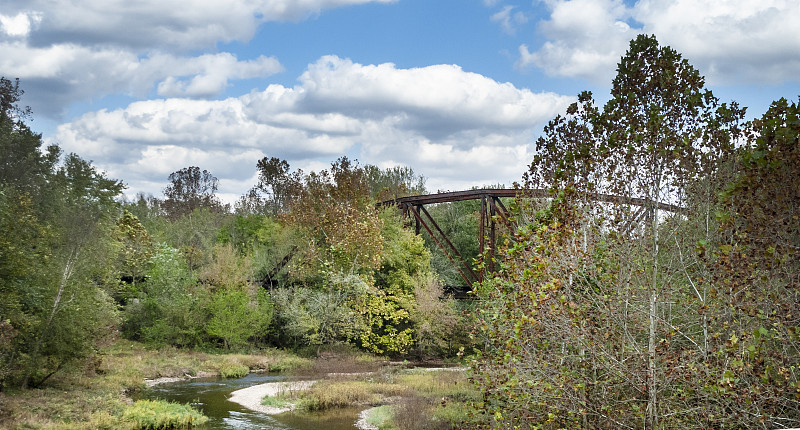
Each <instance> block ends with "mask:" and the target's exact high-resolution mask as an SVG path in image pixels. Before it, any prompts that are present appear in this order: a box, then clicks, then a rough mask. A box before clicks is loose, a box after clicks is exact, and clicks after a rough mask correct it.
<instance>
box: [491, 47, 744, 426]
mask: <svg viewBox="0 0 800 430" xmlns="http://www.w3.org/2000/svg"><path fill="white" fill-rule="evenodd" d="M611 96H612V98H611V100H610V101H609V102H608V103H607V104H606V105H605V106H604V108H603V109H598V108H597V107H595V105H594V102H593V100H592V97H591V94H589V93H582V94H581V95H580V96H579V98H578V102H577V103H575V104H573V105H572V106H570V107H569V108H568V109H567V113H566V116H558V117H557V118H555V119H554V120H553V121H551V122H550V123H549V124H548V126H547V127H546V128H545V134H544V135H543V136H542V137H541V138H540V139H539V140H538V141H537V155H536V156H535V158H534V160H533V163H532V164H531V168H530V171H529V172H528V173H527V174H526V176H525V180H526V185H527V186H528V187H530V188H549V189H550V190H551V196H552V197H551V199H550V201H549V205H548V207H546V208H545V209H544V210H540V211H538V212H531V211H535V209H536V207H535V206H531V205H526V204H525V202H524V201H523V202H520V207H521V208H522V209H523V210H525V211H528V213H527V214H525V213H523V214H521V215H520V218H531V219H533V220H534V222H533V223H531V224H530V225H529V226H526V227H524V228H521V229H520V230H519V231H518V232H517V238H516V239H517V240H516V242H515V243H513V244H510V245H509V248H508V249H507V251H506V253H505V258H504V261H503V267H502V271H501V273H500V275H499V276H498V277H497V278H496V279H494V280H492V281H490V282H487V283H485V284H484V285H483V286H482V292H483V294H484V296H485V298H486V304H487V306H486V310H485V313H484V314H483V318H482V322H481V327H482V328H483V330H484V336H485V337H484V340H485V341H486V342H487V348H486V351H485V353H486V356H485V358H484V360H483V361H482V363H483V364H482V365H481V366H479V367H478V370H479V371H480V374H481V377H480V378H479V380H480V381H481V383H482V384H483V385H484V387H485V388H486V389H487V393H488V397H487V402H486V403H485V407H486V408H487V409H488V410H489V411H491V412H492V413H493V416H494V417H495V419H496V425H497V426H506V425H523V423H525V424H524V425H533V423H538V424H541V425H545V424H546V425H547V426H551V425H552V426H553V427H556V426H582V427H593V426H595V427H596V426H600V427H605V426H621V425H627V426H644V427H646V428H658V427H680V426H683V425H685V424H686V423H687V422H691V421H692V420H694V419H699V415H701V414H697V415H692V414H694V413H696V409H692V406H688V405H691V404H692V402H691V401H687V400H686V399H687V396H689V397H690V398H691V396H692V395H694V394H695V392H692V394H691V395H690V394H687V391H684V390H686V389H687V388H688V387H686V386H681V384H680V383H678V382H677V380H676V378H678V377H677V376H676V375H677V373H676V368H678V369H680V367H679V366H677V363H687V362H690V363H700V362H701V361H700V360H702V359H703V357H705V354H707V352H708V350H707V345H709V342H708V341H709V340H710V338H709V336H710V334H709V331H708V330H709V324H710V322H709V320H708V318H706V317H704V316H703V315H702V314H703V312H704V309H707V307H708V306H709V302H708V299H709V298H710V295H708V294H704V293H703V292H702V291H700V288H702V287H698V283H697V282H696V279H697V278H696V277H694V276H696V275H697V273H696V272H695V273H690V272H693V271H694V270H695V267H694V266H691V265H690V264H688V260H687V258H684V256H686V255H692V254H693V253H694V247H695V243H696V242H694V241H692V239H691V236H688V235H689V234H690V232H689V230H687V229H686V227H687V226H688V224H686V223H684V220H685V219H686V217H689V218H690V219H693V220H695V219H701V217H702V219H708V214H709V210H710V209H709V208H710V206H709V205H708V204H705V205H698V204H697V201H698V200H697V199H701V198H705V200H704V201H706V202H708V196H709V195H713V191H710V190H709V189H706V190H705V191H704V195H701V193H699V192H698V190H699V188H697V187H695V184H697V183H698V182H699V181H700V180H707V179H708V178H709V177H712V176H714V175H718V174H719V172H720V169H721V168H722V167H723V166H724V165H725V162H726V159H727V158H728V157H729V156H730V154H731V153H732V149H733V143H734V142H735V139H737V138H738V136H739V135H740V131H741V129H740V122H741V118H742V116H743V113H744V112H743V110H741V109H739V108H738V106H736V105H735V104H732V105H730V106H728V105H725V104H720V103H719V101H718V99H716V98H715V97H714V96H713V94H711V92H710V91H708V90H706V89H704V80H703V78H702V77H701V76H700V75H699V73H698V72H697V71H696V70H695V69H694V68H693V67H692V66H691V65H689V63H688V62H687V61H686V60H683V59H682V58H681V57H680V55H679V54H677V53H676V52H675V51H674V50H672V49H670V48H668V47H661V46H659V45H658V43H657V41H656V40H655V38H654V37H649V36H640V37H638V38H637V39H635V40H633V41H632V42H631V45H630V49H629V51H628V52H627V53H626V55H625V56H624V57H623V58H622V60H621V62H620V63H619V67H618V74H617V77H616V78H615V79H614V81H613V85H612V93H611ZM601 193H608V194H613V195H616V196H618V197H617V199H616V201H615V202H614V203H613V204H612V202H611V201H610V200H608V199H606V202H605V203H602V202H598V201H597V199H598V198H600V197H602V194H601ZM632 199H640V200H638V202H639V203H640V204H641V206H635V205H631V203H632V202H633V200H632ZM663 202H668V203H672V204H676V205H681V206H683V207H684V208H687V210H681V211H677V212H679V214H676V209H675V207H674V206H672V207H670V206H665V205H663V204H661V203H663ZM666 209H668V210H666ZM702 209H704V210H705V213H701V210H702ZM665 210H666V211H665ZM695 240H696V239H695ZM706 292H708V291H706ZM676 304H677V305H678V306H681V308H680V309H681V310H682V311H684V312H680V311H677V312H676V308H675V307H673V305H676ZM693 315H694V317H693ZM511 342H513V343H511ZM521 363H528V365H525V366H523V365H521ZM678 373H679V372H678ZM690 373H691V372H690ZM684 376H686V377H687V378H688V377H689V376H687V375H684ZM698 376H699V375H698V374H693V375H692V376H691V377H694V378H697V377H698ZM705 382H706V383H708V382H709V381H708V380H707V379H706V380H705ZM709 385H711V384H709ZM512 393H513V394H512ZM699 397H702V396H699ZM545 399H551V400H545ZM687 403H688V405H687ZM522 404H527V405H535V407H533V408H529V409H525V410H524V411H523V410H521V409H520V408H519V407H517V405H522ZM511 411H516V412H514V413H512V412H511ZM495 412H496V414H495ZM667 417H669V418H667ZM709 426H713V424H710V423H709Z"/></svg>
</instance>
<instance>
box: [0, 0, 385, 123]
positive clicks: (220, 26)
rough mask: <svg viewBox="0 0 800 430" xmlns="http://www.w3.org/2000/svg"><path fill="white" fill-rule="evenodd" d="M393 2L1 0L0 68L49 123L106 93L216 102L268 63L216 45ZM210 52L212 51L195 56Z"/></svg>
mask: <svg viewBox="0 0 800 430" xmlns="http://www.w3.org/2000/svg"><path fill="white" fill-rule="evenodd" d="M394 1H396V0H302V1H298V0H256V1H253V0H230V1H216V2H190V4H187V3H186V2H185V1H184V0H137V1H130V0H85V1H81V2H80V7H78V6H77V5H76V4H74V2H52V1H49V0H5V1H4V3H3V10H2V13H1V14H0V52H3V55H2V56H0V70H2V71H3V74H4V75H8V76H13V77H19V78H21V79H23V81H24V82H25V86H26V88H28V89H33V88H35V89H36V91H29V92H28V96H29V97H27V98H26V103H28V104H30V105H31V107H32V108H33V109H34V111H35V112H36V113H37V115H43V116H45V117H48V118H58V117H59V116H60V115H61V114H62V113H63V112H64V111H65V109H66V108H67V107H68V106H69V105H70V104H71V103H73V102H76V101H91V100H96V99H97V98H101V97H103V96H106V95H109V94H124V95H130V96H134V97H143V96H145V95H147V94H150V93H151V92H152V91H153V90H155V92H156V93H157V94H158V95H159V96H162V97H191V98H203V97H207V98H210V97H217V96H219V95H220V94H222V93H223V92H224V91H225V89H226V88H227V87H228V86H229V84H230V82H231V81H232V80H238V79H251V78H264V77H267V76H270V75H272V74H274V73H277V72H279V71H281V70H283V69H282V67H281V65H280V63H279V62H278V60H277V59H275V58H272V57H264V56H261V57H258V58H253V59H238V58H236V56H234V55H232V54H230V53H226V52H221V53H218V52H214V51H215V50H216V47H217V44H218V43H225V42H233V41H239V42H246V41H248V40H250V39H251V38H252V37H253V35H254V34H255V32H256V30H257V29H258V26H259V25H261V24H262V23H264V22H268V21H287V20H288V21H297V20H301V19H305V18H308V17H309V16H312V15H315V14H318V13H320V11H322V10H325V9H329V8H335V7H342V6H349V5H357V4H364V3H392V2H394ZM205 51H211V52H214V53H205V54H204V53H203V52H205Z"/></svg>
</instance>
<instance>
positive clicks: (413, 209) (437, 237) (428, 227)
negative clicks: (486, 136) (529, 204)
mask: <svg viewBox="0 0 800 430" xmlns="http://www.w3.org/2000/svg"><path fill="white" fill-rule="evenodd" d="M518 195H522V196H524V197H528V198H547V197H550V196H551V194H550V192H549V191H548V190H544V189H486V188H484V189H474V190H467V191H454V192H446V193H437V194H427V195H418V196H406V197H398V198H395V199H392V200H387V201H384V202H381V203H378V206H385V205H395V206H397V207H398V208H399V209H400V210H402V211H403V215H404V217H405V218H406V219H409V220H411V221H412V223H413V224H414V226H415V230H416V233H417V234H420V233H421V231H422V229H424V230H425V231H426V232H427V233H428V235H430V237H431V239H433V241H434V242H435V243H436V245H438V246H439V248H440V249H441V250H442V252H444V254H445V256H447V258H448V259H449V260H450V261H451V262H452V263H453V264H454V265H455V266H456V268H457V269H458V272H459V274H460V275H461V278H462V279H463V280H464V282H465V283H466V285H464V286H446V287H445V290H446V292H448V293H451V294H453V295H455V296H457V297H467V292H468V291H469V290H471V288H472V285H473V284H474V283H475V282H481V281H482V280H483V277H484V271H483V270H480V271H478V273H475V270H473V268H472V265H471V264H469V262H467V261H466V260H465V259H464V257H463V256H462V255H461V254H460V253H459V252H458V250H457V249H456V247H455V246H454V245H453V243H452V241H451V240H450V239H449V238H448V237H447V235H446V234H445V233H444V232H443V231H442V229H441V228H440V227H439V225H438V224H437V223H436V221H435V220H434V219H433V217H432V216H431V214H430V212H428V210H427V209H425V205H430V204H437V203H451V202H459V201H465V200H478V199H480V201H481V206H480V207H481V209H480V225H479V227H480V228H479V231H478V242H479V248H478V249H480V250H481V251H486V252H487V253H488V255H490V256H492V257H494V255H495V254H496V250H497V237H496V236H497V224H496V221H500V222H502V223H503V224H505V225H506V226H507V227H508V228H509V230H513V226H512V219H511V214H510V212H509V210H508V209H507V208H506V206H505V205H504V204H503V202H502V200H500V199H501V198H503V197H516V196H518ZM592 200H594V201H597V202H605V203H614V204H627V205H631V206H638V208H639V209H638V210H636V211H635V212H634V213H633V216H632V217H631V219H630V220H628V225H629V227H633V225H635V224H636V223H638V222H640V221H641V220H642V219H643V218H645V217H648V216H651V215H652V213H651V211H652V209H653V208H655V207H657V208H658V209H659V210H665V211H668V212H682V211H683V208H681V207H679V206H676V205H672V204H667V203H660V202H659V203H656V204H653V202H652V201H650V200H647V199H641V198H631V197H621V196H616V195H611V194H601V193H597V194H594V195H593V196H592ZM412 217H413V218H412ZM485 267H486V268H487V269H488V271H489V273H492V272H494V271H495V267H494V258H489V261H487V264H486V266H485Z"/></svg>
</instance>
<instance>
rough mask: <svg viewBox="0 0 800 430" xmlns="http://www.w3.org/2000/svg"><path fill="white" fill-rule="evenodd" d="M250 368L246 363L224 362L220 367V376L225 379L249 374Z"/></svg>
mask: <svg viewBox="0 0 800 430" xmlns="http://www.w3.org/2000/svg"><path fill="white" fill-rule="evenodd" d="M248 373H250V369H249V368H248V367H247V366H245V365H244V364H238V363H223V364H222V365H221V366H220V368H219V376H220V377H222V378H225V379H230V378H241V377H243V376H247V374H248Z"/></svg>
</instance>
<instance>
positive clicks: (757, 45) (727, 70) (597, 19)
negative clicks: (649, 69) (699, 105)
mask: <svg viewBox="0 0 800 430" xmlns="http://www.w3.org/2000/svg"><path fill="white" fill-rule="evenodd" d="M544 4H545V5H546V7H547V9H548V12H549V17H548V19H546V20H543V21H541V22H540V23H539V31H540V32H541V33H542V35H543V36H544V37H545V38H546V39H547V40H546V41H545V42H544V43H543V44H542V45H541V46H539V47H536V48H534V49H531V48H530V47H529V46H528V45H526V44H523V45H521V46H520V47H519V53H520V59H519V61H518V63H517V64H518V66H520V67H528V66H535V67H539V68H541V69H543V70H544V71H545V72H546V73H548V74H550V75H554V76H567V77H581V78H584V79H587V80H590V81H594V82H596V83H599V84H607V83H608V82H609V81H610V79H611V78H612V77H613V74H614V70H615V66H616V64H617V63H618V62H619V59H620V57H622V55H624V53H625V50H626V49H627V47H628V41H630V40H631V39H633V38H634V37H636V35H638V34H640V33H645V34H655V35H656V37H657V38H658V40H659V42H660V43H662V44H664V45H669V46H671V47H672V48H674V49H676V50H677V51H678V52H680V53H681V54H683V55H684V56H685V57H686V58H688V59H689V60H690V61H691V62H692V63H693V64H694V65H695V66H696V67H698V68H699V69H700V71H701V73H703V74H704V75H706V76H707V77H708V78H709V81H710V82H712V83H725V84H734V83H756V84H776V83H781V82H786V81H795V82H796V81H797V79H798V78H797V77H798V76H800V25H797V23H798V22H800V2H797V1H796V0H764V1H758V2H754V1H751V0H724V1H715V2H698V1H695V0H639V1H638V2H636V3H634V4H633V5H632V6H630V7H628V6H626V5H625V4H624V3H623V2H622V1H621V0H545V1H544ZM629 22H630V23H635V25H636V27H637V28H631V27H630V26H629V25H628V23H629Z"/></svg>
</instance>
